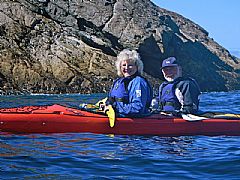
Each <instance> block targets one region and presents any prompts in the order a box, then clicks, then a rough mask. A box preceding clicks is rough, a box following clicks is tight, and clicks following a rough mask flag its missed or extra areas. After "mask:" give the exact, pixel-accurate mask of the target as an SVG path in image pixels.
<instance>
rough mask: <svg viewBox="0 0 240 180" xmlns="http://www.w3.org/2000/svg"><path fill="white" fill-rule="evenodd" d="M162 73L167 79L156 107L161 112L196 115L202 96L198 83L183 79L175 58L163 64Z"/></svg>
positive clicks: (160, 88) (161, 88)
mask: <svg viewBox="0 0 240 180" xmlns="http://www.w3.org/2000/svg"><path fill="white" fill-rule="evenodd" d="M161 69H162V73H163V76H164V78H165V79H166V81H165V82H163V83H162V84H161V85H160V87H159V96H158V97H157V99H156V100H157V101H156V102H157V103H156V102H155V105H154V106H155V108H154V109H156V106H159V107H160V109H159V110H160V111H165V112H172V113H173V114H174V113H175V114H178V113H192V114H196V113H197V111H198V105H199V95H200V94H201V92H200V88H199V86H198V84H197V82H196V81H195V80H194V79H192V78H189V77H188V78H183V77H182V71H181V70H182V68H181V66H180V65H179V64H178V63H177V60H176V58H175V57H169V58H167V59H165V60H164V61H163V62H162V67H161Z"/></svg>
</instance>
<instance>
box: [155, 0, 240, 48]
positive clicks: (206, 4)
mask: <svg viewBox="0 0 240 180" xmlns="http://www.w3.org/2000/svg"><path fill="white" fill-rule="evenodd" d="M151 1H152V2H153V3H154V4H156V5H157V6H159V7H161V8H164V9H167V10H169V11H173V12H176V13H178V14H181V15H182V16H184V17H186V18H188V19H190V20H191V21H193V22H194V23H196V24H198V25H200V26H201V27H203V28H204V29H205V30H206V31H207V32H208V33H209V35H208V36H209V37H211V38H213V39H214V41H216V42H217V43H218V44H220V45H221V46H223V47H224V48H226V49H227V50H229V51H230V52H233V51H238V52H240V13H239V12H240V0H151Z"/></svg>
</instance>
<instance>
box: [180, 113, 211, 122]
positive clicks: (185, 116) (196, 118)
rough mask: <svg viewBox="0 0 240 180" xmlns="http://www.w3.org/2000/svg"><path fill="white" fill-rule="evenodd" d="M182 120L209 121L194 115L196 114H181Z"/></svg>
mask: <svg viewBox="0 0 240 180" xmlns="http://www.w3.org/2000/svg"><path fill="white" fill-rule="evenodd" d="M181 116H182V118H183V119H184V120H187V121H201V120H204V119H209V118H207V117H202V116H197V115H194V114H183V113H182V114H181Z"/></svg>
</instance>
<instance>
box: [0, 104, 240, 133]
mask: <svg viewBox="0 0 240 180" xmlns="http://www.w3.org/2000/svg"><path fill="white" fill-rule="evenodd" d="M0 132H9V133H97V134H119V135H159V136H187V135H189V136H193V135H209V136H216V135H231V136H239V135H240V120H237V119H236V120H234V119H231V120H228V119H206V120H201V121H193V122H189V121H186V120H184V119H181V118H176V117H172V116H164V115H160V114H153V115H151V116H148V117H142V118H116V122H115V126H114V127H113V128H111V127H110V126H109V120H108V117H107V116H105V115H103V114H96V113H92V112H87V111H82V110H78V109H73V108H68V107H64V106H61V105H52V106H44V107H43V106H28V107H22V108H10V109H0Z"/></svg>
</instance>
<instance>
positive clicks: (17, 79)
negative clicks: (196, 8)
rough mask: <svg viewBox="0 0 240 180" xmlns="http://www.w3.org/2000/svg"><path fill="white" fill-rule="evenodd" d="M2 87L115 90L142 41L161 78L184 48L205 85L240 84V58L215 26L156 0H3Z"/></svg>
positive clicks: (154, 76) (190, 70) (151, 68)
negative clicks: (123, 55) (127, 56)
mask: <svg viewBox="0 0 240 180" xmlns="http://www.w3.org/2000/svg"><path fill="white" fill-rule="evenodd" d="M0 3H1V6H0V88H1V89H0V90H1V92H2V94H3V93H6V92H16V91H19V92H32V93H97V92H107V91H108V90H109V87H110V85H111V83H112V80H113V79H114V78H116V72H115V67H114V62H115V59H116V55H117V53H118V52H119V51H121V50H122V49H124V48H134V49H137V50H138V52H139V53H140V55H141V57H142V60H143V62H144V66H145V68H144V71H145V74H144V75H145V76H146V77H147V78H148V79H150V81H151V82H152V84H153V85H154V86H158V84H159V83H160V82H161V81H162V80H163V78H162V74H161V71H160V66H161V62H162V60H163V59H164V58H166V57H168V56H176V57H177V59H179V61H180V63H181V64H182V66H183V69H184V74H185V75H190V76H192V77H194V78H195V79H197V81H198V82H199V84H200V87H201V89H202V90H203V91H227V90H234V89H240V60H239V59H237V58H236V57H233V56H232V55H231V54H230V53H229V52H228V51H227V50H226V49H224V48H223V47H221V46H220V45H218V44H217V43H216V42H215V41H214V40H213V39H211V38H209V37H208V32H207V31H206V30H204V29H203V28H202V27H200V26H198V25H197V24H195V23H194V22H192V21H190V20H189V19H186V18H184V17H182V16H181V15H179V14H176V13H173V12H170V11H167V10H165V9H162V8H160V7H157V6H155V5H154V4H153V3H152V2H150V1H149V0H71V1H70V0H68V1H66V0H0Z"/></svg>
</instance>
